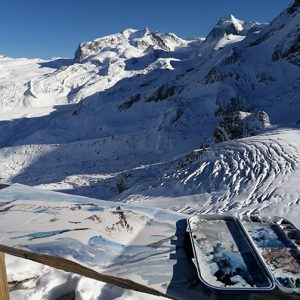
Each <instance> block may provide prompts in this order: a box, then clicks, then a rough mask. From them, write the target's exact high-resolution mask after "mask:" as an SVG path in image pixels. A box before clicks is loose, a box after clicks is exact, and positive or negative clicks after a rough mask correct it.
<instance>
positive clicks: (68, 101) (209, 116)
mask: <svg viewBox="0 0 300 300" xmlns="http://www.w3.org/2000/svg"><path fill="white" fill-rule="evenodd" d="M299 24H300V8H299V4H298V2H297V1H296V2H294V4H292V5H291V6H290V7H289V8H288V9H287V10H285V11H284V12H283V13H282V14H280V15H279V16H278V17H277V18H275V19H274V20H273V21H272V22H271V23H270V24H268V25H267V24H258V23H255V22H252V23H251V22H243V21H240V20H238V19H236V18H235V17H233V16H229V17H225V18H222V19H221V20H220V22H218V24H216V26H215V27H214V28H213V30H212V32H213V33H214V34H210V37H209V38H207V39H199V38H195V39H189V40H183V39H181V38H178V37H177V36H176V35H174V34H169V33H166V34H164V33H159V32H150V31H149V29H147V28H145V29H144V30H135V29H126V30H124V31H123V32H121V33H118V34H113V35H110V36H107V37H103V38H100V39H97V40H95V41H90V42H85V43H82V44H81V45H80V46H79V48H78V49H77V51H76V54H75V58H74V59H63V58H56V59H53V60H49V61H45V60H41V59H25V58H18V59H14V58H9V57H2V56H1V57H0V147H1V149H0V157H1V159H0V181H1V182H2V183H8V184H11V183H15V182H18V183H23V184H27V185H32V186H37V187H40V188H45V189H51V190H60V191H63V192H66V193H70V194H78V195H84V196H91V197H95V198H98V199H103V200H111V201H124V202H136V203H138V204H140V205H144V206H149V207H155V206H157V207H161V208H167V209H171V210H175V211H180V212H185V213H195V212H201V213H229V214H233V213H236V212H242V213H244V214H248V213H257V214H265V215H270V214H272V215H279V216H283V217H286V218H288V219H290V220H291V221H292V222H294V223H295V225H296V226H300V219H299V205H300V196H299V195H300V186H299V183H298V182H299V178H300V167H299V155H300V105H299V94H300V68H299V64H300V63H299V62H300V53H299V48H297V47H298V46H297V45H298V44H297V42H296V41H297V36H298V33H299ZM251 28H252V29H251ZM215 33H217V34H215ZM234 111H240V112H243V113H247V114H249V113H258V112H259V111H264V112H266V114H267V115H268V116H269V118H270V123H271V126H268V127H266V128H264V129H262V130H261V131H260V132H259V133H258V135H256V136H250V137H249V136H248V135H245V137H244V138H238V139H237V138H235V139H233V140H229V141H225V142H223V143H216V140H215V136H214V132H215V129H216V128H217V127H218V126H219V125H220V122H222V121H223V120H224V119H226V116H228V115H230V113H232V112H234ZM20 264H22V266H24V267H22V268H20V267H19V265H20ZM33 266H34V267H33ZM8 272H9V278H10V280H12V281H17V280H19V279H20V278H25V277H26V276H27V277H28V279H30V278H35V277H38V279H35V280H33V279H32V280H29V281H28V283H27V284H28V286H29V287H30V288H29V289H25V288H22V287H25V286H26V283H23V284H24V286H22V285H17V284H14V288H13V289H15V290H14V291H13V292H12V293H11V296H12V299H23V298H25V297H28V299H46V298H47V297H48V296H47V295H48V294H49V295H54V296H53V297H54V298H55V297H56V298H57V297H58V296H57V295H58V294H55V293H59V292H58V291H60V292H61V291H63V290H64V289H65V290H66V291H71V290H72V291H73V292H74V291H75V293H76V297H77V298H78V299H97V298H99V297H100V295H101V293H103V295H105V299H109V297H111V298H112V299H114V298H118V297H119V298H120V299H126V298H127V299H133V298H134V297H136V298H139V297H140V299H145V297H146V296H144V295H139V294H136V293H133V292H129V291H124V290H122V289H119V288H116V287H108V286H107V285H103V284H101V283H97V285H98V287H99V289H98V290H96V289H94V288H93V287H94V286H95V285H96V284H95V282H93V281H89V280H88V279H84V278H79V277H78V276H76V275H68V274H65V273H62V272H59V271H55V270H51V271H50V273H49V269H48V268H45V267H42V266H38V265H35V264H32V263H30V264H29V263H21V262H20V261H19V260H17V259H14V258H11V257H9V259H8ZM26 274H27V275H26ZM40 274H44V275H43V276H40ZM52 278H57V281H56V282H57V285H55V284H54V283H52V281H51V280H52ZM20 280H21V279H20ZM49 280H50V281H49ZM54 285H55V286H54ZM59 286H62V288H59ZM25 295H28V296H25ZM60 295H61V294H60ZM34 297H35V298H34ZM43 297H44V298H43ZM101 297H104V296H101ZM101 297H100V298H101ZM150 297H152V296H150ZM25 299H26V298H25ZM151 299H153V297H152V298H151Z"/></svg>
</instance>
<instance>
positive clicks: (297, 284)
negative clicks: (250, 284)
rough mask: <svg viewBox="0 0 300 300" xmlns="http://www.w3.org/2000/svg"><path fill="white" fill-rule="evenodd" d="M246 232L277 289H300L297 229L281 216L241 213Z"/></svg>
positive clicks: (299, 253)
mask: <svg viewBox="0 0 300 300" xmlns="http://www.w3.org/2000/svg"><path fill="white" fill-rule="evenodd" d="M239 221H240V222H241V224H242V226H243V228H244V230H245V233H246V234H247V235H248V237H249V239H250V241H251V243H252V244H253V245H254V247H255V248H256V250H257V252H258V254H259V255H260V258H261V260H262V261H263V262H264V264H265V265H266V266H267V269H268V270H269V273H270V274H271V275H272V277H273V280H274V281H275V283H276V285H277V286H278V288H279V289H280V290H282V291H283V292H285V293H292V292H295V293H300V232H299V230H298V229H297V228H296V227H295V226H294V225H293V224H292V223H291V222H290V221H288V220H286V219H284V218H280V217H260V216H240V217H239Z"/></svg>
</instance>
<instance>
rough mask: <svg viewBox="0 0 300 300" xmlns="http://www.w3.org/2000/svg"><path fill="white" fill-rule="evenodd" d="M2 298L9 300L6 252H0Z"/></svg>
mask: <svg viewBox="0 0 300 300" xmlns="http://www.w3.org/2000/svg"><path fill="white" fill-rule="evenodd" d="M0 299H1V300H9V291H8V282H7V276H6V268H5V254H4V253H3V252H0Z"/></svg>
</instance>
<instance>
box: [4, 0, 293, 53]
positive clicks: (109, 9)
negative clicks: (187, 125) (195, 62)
mask: <svg viewBox="0 0 300 300" xmlns="http://www.w3.org/2000/svg"><path fill="white" fill-rule="evenodd" d="M290 2H292V1H291V0H251V1H246V0H149V1H145V0H1V10H0V54H6V55H9V56H13V57H41V58H49V57H55V56H61V57H71V56H73V54H74V52H75V50H76V48H77V46H78V44H79V43H80V42H82V41H88V40H92V39H95V38H98V37H101V36H104V35H107V34H111V33H116V32H120V31H121V30H123V29H125V28H128V27H131V28H136V29H142V28H144V27H145V26H148V27H149V29H150V30H152V31H155V30H159V31H162V32H174V33H176V34H177V35H178V36H180V37H183V38H185V37H191V36H206V34H207V33H208V32H209V30H210V29H211V28H212V26H213V25H214V24H215V23H216V22H217V21H218V19H219V18H220V17H221V16H223V15H227V14H230V13H232V14H233V15H235V16H236V17H237V18H238V19H242V20H256V21H260V22H268V21H270V20H272V19H273V18H274V17H275V16H277V15H278V14H279V13H280V12H281V11H282V10H283V9H284V8H285V7H287V6H288V4H289V3H290Z"/></svg>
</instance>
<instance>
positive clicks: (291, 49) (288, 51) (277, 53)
mask: <svg viewBox="0 0 300 300" xmlns="http://www.w3.org/2000/svg"><path fill="white" fill-rule="evenodd" d="M279 59H285V60H287V61H288V62H290V63H292V64H295V65H297V66H300V25H298V28H297V29H296V30H294V31H293V32H290V33H289V34H288V35H287V38H286V39H284V40H283V41H282V42H281V43H280V44H278V45H277V46H276V48H275V50H274V52H273V55H272V60H273V61H277V60H279Z"/></svg>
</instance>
